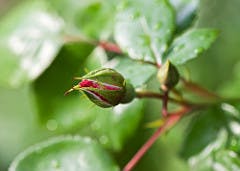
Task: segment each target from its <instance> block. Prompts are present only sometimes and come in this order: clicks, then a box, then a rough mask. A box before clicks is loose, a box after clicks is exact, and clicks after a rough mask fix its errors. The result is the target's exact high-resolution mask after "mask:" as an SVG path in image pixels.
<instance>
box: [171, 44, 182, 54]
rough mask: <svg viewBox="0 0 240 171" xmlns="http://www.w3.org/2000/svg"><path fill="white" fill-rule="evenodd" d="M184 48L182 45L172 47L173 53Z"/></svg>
mask: <svg viewBox="0 0 240 171" xmlns="http://www.w3.org/2000/svg"><path fill="white" fill-rule="evenodd" d="M184 46H185V45H184V44H180V45H178V46H176V47H174V49H173V51H174V52H178V51H180V50H181V49H182V48H184Z"/></svg>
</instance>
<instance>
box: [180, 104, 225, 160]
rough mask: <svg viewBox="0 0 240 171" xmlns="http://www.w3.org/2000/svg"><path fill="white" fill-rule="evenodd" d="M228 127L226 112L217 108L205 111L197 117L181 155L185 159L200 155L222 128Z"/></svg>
mask: <svg viewBox="0 0 240 171" xmlns="http://www.w3.org/2000/svg"><path fill="white" fill-rule="evenodd" d="M226 126H227V120H226V117H225V115H224V112H223V111H222V110H221V109H220V108H218V107H216V108H213V109H209V110H207V111H203V112H201V113H199V114H198V115H196V116H195V117H194V118H193V120H192V122H191V124H190V126H189V127H188V128H187V131H188V132H187V134H186V137H185V139H184V143H183V147H182V150H181V154H182V156H183V157H184V158H189V157H191V156H193V155H196V154H198V153H200V152H201V151H202V150H203V149H204V148H205V147H206V146H207V145H209V144H210V143H211V142H213V141H214V140H215V139H216V138H217V135H218V132H219V130H220V129H221V128H224V127H226Z"/></svg>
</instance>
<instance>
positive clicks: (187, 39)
mask: <svg viewBox="0 0 240 171" xmlns="http://www.w3.org/2000/svg"><path fill="white" fill-rule="evenodd" d="M217 35H218V31H216V30H213V29H192V30H189V31H187V32H186V33H184V34H182V35H180V36H179V37H178V38H176V39H175V40H174V41H173V43H172V45H171V46H170V48H169V51H168V52H167V53H166V55H165V56H164V60H166V59H169V60H170V61H172V62H173V63H174V64H176V65H179V64H184V63H185V62H187V61H188V60H190V59H193V58H196V57H198V56H199V55H200V54H201V53H202V52H204V51H205V50H207V49H208V48H209V47H210V46H211V44H212V43H213V42H214V40H215V39H216V38H217Z"/></svg>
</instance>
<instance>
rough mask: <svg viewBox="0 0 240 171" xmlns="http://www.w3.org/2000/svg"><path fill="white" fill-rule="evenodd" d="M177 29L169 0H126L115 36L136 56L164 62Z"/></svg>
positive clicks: (118, 17) (141, 58)
mask: <svg viewBox="0 0 240 171" xmlns="http://www.w3.org/2000/svg"><path fill="white" fill-rule="evenodd" d="M173 30H174V13H173V11H172V9H171V7H170V6H169V4H168V3H167V2H166V1H165V0H148V1H146V0H133V1H124V3H123V4H122V5H121V7H120V9H119V12H118V14H117V17H116V25H115V30H114V36H115V40H116V41H117V43H118V44H119V46H120V47H121V48H122V50H123V51H124V52H127V53H128V55H129V56H130V57H131V58H133V59H140V60H147V61H152V62H156V61H157V62H160V63H161V60H162V59H161V58H162V54H163V52H164V51H165V50H166V48H167V43H168V42H169V40H170V39H171V37H172V32H173Z"/></svg>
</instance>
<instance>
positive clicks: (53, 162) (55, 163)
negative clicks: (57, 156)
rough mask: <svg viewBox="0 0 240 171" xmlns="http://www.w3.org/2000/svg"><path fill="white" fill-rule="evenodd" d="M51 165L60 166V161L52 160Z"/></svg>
mask: <svg viewBox="0 0 240 171" xmlns="http://www.w3.org/2000/svg"><path fill="white" fill-rule="evenodd" d="M51 165H52V167H53V168H54V169H58V168H60V163H59V162H58V161H57V160H52V161H51Z"/></svg>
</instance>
